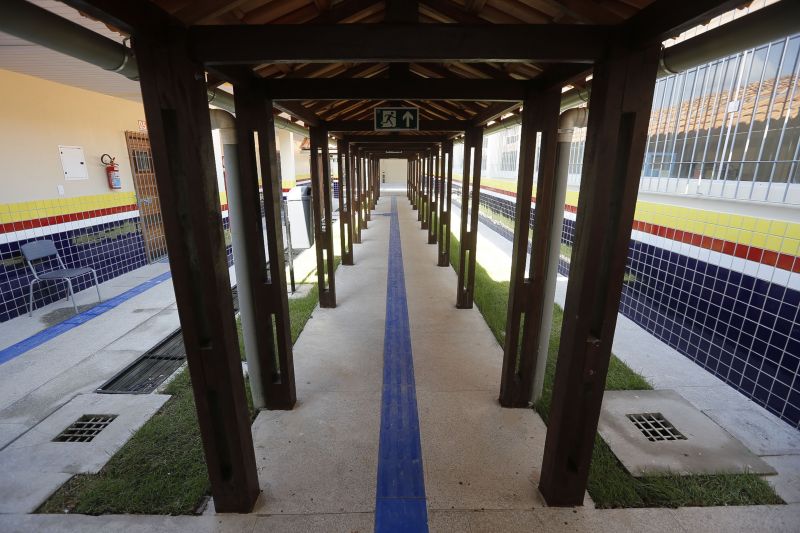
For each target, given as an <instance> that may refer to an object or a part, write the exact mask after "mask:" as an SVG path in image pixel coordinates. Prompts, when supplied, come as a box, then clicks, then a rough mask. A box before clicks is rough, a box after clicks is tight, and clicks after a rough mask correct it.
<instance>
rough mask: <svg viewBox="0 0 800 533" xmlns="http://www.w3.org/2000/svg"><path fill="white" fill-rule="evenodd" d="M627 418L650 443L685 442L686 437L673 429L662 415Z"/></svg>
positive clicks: (651, 414) (643, 414)
mask: <svg viewBox="0 0 800 533" xmlns="http://www.w3.org/2000/svg"><path fill="white" fill-rule="evenodd" d="M627 417H628V420H630V421H631V422H633V425H634V426H636V427H637V429H638V430H639V431H641V432H642V434H643V435H644V436H645V437H647V440H649V441H650V442H656V441H660V440H686V437H685V436H683V435H682V434H681V432H680V431H678V430H677V429H675V426H673V425H672V424H671V423H670V421H669V420H667V419H666V418H664V415H662V414H661V413H639V414H635V415H627Z"/></svg>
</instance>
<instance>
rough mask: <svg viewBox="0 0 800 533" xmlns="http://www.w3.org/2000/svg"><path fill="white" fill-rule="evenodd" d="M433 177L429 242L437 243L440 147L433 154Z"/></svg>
mask: <svg viewBox="0 0 800 533" xmlns="http://www.w3.org/2000/svg"><path fill="white" fill-rule="evenodd" d="M430 161H431V178H430V183H431V186H430V191H429V194H428V198H430V208H429V209H428V244H436V230H437V229H438V227H437V226H438V223H439V213H438V209H439V207H438V206H439V202H438V195H439V148H438V147H437V148H435V149H434V151H433V153H432V154H431V160H430Z"/></svg>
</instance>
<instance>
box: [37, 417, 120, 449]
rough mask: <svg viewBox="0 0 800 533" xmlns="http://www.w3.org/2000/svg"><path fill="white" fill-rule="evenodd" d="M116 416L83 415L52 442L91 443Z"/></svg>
mask: <svg viewBox="0 0 800 533" xmlns="http://www.w3.org/2000/svg"><path fill="white" fill-rule="evenodd" d="M115 418H117V415H83V416H82V417H80V418H79V419H77V420H76V421H75V422H73V423H72V424H70V426H69V427H68V428H67V429H65V430H64V431H62V432H61V433H59V435H58V436H57V437H56V438H54V439H53V442H91V441H92V440H94V438H95V437H96V436H97V435H98V434H99V433H100V432H101V431H103V430H104V429H105V428H107V427H108V425H109V424H110V423H111V422H112V421H113V420H114V419H115Z"/></svg>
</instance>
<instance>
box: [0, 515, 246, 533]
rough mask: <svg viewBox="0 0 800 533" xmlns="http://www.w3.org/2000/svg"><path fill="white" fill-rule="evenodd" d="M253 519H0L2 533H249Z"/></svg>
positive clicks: (45, 516)
mask: <svg viewBox="0 0 800 533" xmlns="http://www.w3.org/2000/svg"><path fill="white" fill-rule="evenodd" d="M257 520H258V517H257V516H254V515H228V514H226V515H218V516H143V515H135V516H134V515H117V516H115V515H103V516H87V515H52V514H39V515H6V516H0V529H1V530H2V531H3V532H4V533H30V532H31V531H37V532H48V533H76V532H80V533H94V532H97V533H108V532H117V531H124V532H125V533H174V532H176V531H191V532H192V533H250V532H251V531H253V528H254V527H255V523H256V521H257Z"/></svg>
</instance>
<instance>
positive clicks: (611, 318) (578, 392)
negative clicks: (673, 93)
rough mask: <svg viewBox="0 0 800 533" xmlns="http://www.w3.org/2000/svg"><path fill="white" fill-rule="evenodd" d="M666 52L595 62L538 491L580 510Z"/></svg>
mask: <svg viewBox="0 0 800 533" xmlns="http://www.w3.org/2000/svg"><path fill="white" fill-rule="evenodd" d="M658 58H659V47H658V46H654V47H652V48H649V49H647V50H624V49H621V48H620V47H614V48H612V51H611V52H610V53H609V55H608V56H607V58H606V59H604V60H603V61H601V62H599V63H597V64H595V68H594V79H593V80H592V96H591V100H590V113H589V124H588V130H587V136H586V151H585V154H584V162H583V174H582V179H581V194H580V198H579V200H578V212H577V221H576V234H575V246H574V250H573V253H572V265H571V268H570V273H569V284H568V286H567V297H566V305H565V308H564V322H563V326H562V328H561V344H560V346H559V351H558V363H557V366H556V375H555V381H554V384H553V398H552V405H551V408H550V415H549V422H548V428H547V439H546V442H545V450H544V459H543V462H542V475H541V478H540V480H539V489H540V490H541V492H542V495H543V496H544V497H545V499H546V500H547V503H548V504H549V505H581V504H582V502H583V497H584V491H585V490H586V485H587V480H588V476H589V466H590V463H591V458H592V449H593V447H594V439H595V434H596V432H597V421H598V418H599V416H600V406H601V403H602V401H603V390H604V387H605V381H606V374H607V372H608V362H609V357H610V354H611V343H612V341H613V338H614V328H615V326H616V322H617V311H618V309H619V302H620V294H621V290H622V278H623V275H624V272H625V263H626V260H627V255H628V246H629V244H630V236H631V226H632V223H633V214H634V209H635V206H636V196H637V191H638V186H639V177H640V174H641V169H642V160H643V158H644V151H645V145H646V142H647V128H648V124H649V121H650V106H651V103H652V99H653V89H654V86H655V80H656V67H657V64H658Z"/></svg>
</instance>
